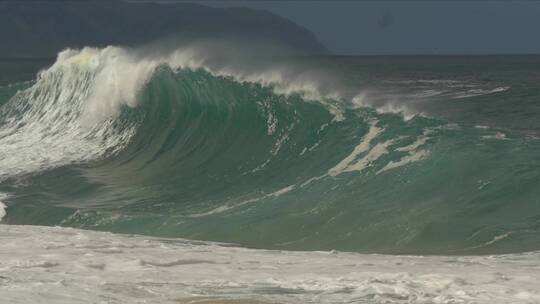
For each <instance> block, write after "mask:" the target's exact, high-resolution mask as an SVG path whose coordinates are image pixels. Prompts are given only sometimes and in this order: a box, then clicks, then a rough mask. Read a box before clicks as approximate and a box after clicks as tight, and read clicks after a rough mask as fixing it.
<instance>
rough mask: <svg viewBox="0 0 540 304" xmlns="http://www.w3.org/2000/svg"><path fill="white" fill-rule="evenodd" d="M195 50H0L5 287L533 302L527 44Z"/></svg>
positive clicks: (539, 151) (538, 66)
mask: <svg viewBox="0 0 540 304" xmlns="http://www.w3.org/2000/svg"><path fill="white" fill-rule="evenodd" d="M214 52H215V50H212V51H209V50H208V46H204V48H203V47H202V46H187V47H183V48H180V49H177V50H175V51H171V52H163V53H156V52H141V51H138V50H134V49H126V48H120V47H106V48H101V49H99V48H84V49H80V50H74V49H70V50H65V51H63V52H61V53H60V54H59V55H58V58H57V59H56V60H52V61H47V60H44V61H39V60H34V61H25V60H7V59H5V60H2V61H1V62H0V74H1V75H0V207H1V208H0V218H1V223H2V224H3V225H0V239H1V242H2V243H3V245H2V246H0V270H1V271H0V274H1V275H0V295H3V297H4V298H5V299H9V301H8V302H9V303H28V302H32V301H35V299H39V298H40V297H43V296H45V297H47V298H49V300H50V301H52V302H51V303H53V302H54V303H57V302H58V303H79V302H80V303H126V302H130V303H146V302H152V303H156V302H159V303H162V302H163V303H215V302H217V303H510V302H511V303H540V288H538V286H540V274H539V273H540V271H539V270H540V263H539V262H538V261H539V260H538V256H539V251H538V250H540V119H539V118H540V101H539V100H540V87H539V85H538V84H539V83H540V56H402V57H400V56H386V57H385V56H371V57H370V56H364V57H354V56H322V57H299V56H289V57H287V56H279V57H269V56H257V55H256V54H255V55H253V56H249V57H248V58H242V59H241V60H239V59H238V58H236V59H235V58H233V57H231V58H228V57H227V56H225V55H223V54H222V53H221V54H218V55H216V54H214ZM38 70H40V71H39V73H37V71H38ZM44 226H54V227H44ZM22 294H24V296H21V295H22Z"/></svg>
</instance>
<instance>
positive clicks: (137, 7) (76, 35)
mask: <svg viewBox="0 0 540 304" xmlns="http://www.w3.org/2000/svg"><path fill="white" fill-rule="evenodd" d="M174 35H181V36H183V37H193V38H195V37H197V38H199V37H201V38H221V37H228V36H234V37H236V36H238V37H244V38H249V37H257V38H262V39H264V40H268V41H274V42H277V43H281V44H284V45H287V46H289V47H292V48H293V49H295V50H298V51H300V52H304V53H307V54H327V53H329V51H328V49H327V48H325V47H324V46H323V45H322V44H321V43H320V42H319V41H318V40H317V38H316V37H315V35H313V34H312V33H311V32H309V31H308V30H307V29H305V28H303V27H301V26H299V25H297V24H295V23H293V22H292V21H290V20H288V19H286V18H283V17H280V16H277V15H275V14H273V13H270V12H268V11H262V10H254V9H248V8H241V7H235V8H214V7H207V6H203V5H199V4H192V3H167V4H164V3H148V2H144V3H143V2H125V1H119V0H112V1H95V2H92V1H79V2H77V1H18V2H11V1H10V2H0V57H18V58H20V57H29V58H32V57H47V56H54V55H55V54H56V53H57V52H58V51H60V50H62V49H64V48H66V47H75V48H76V47H82V46H87V45H91V46H104V45H110V44H114V45H127V46H133V45H137V44H144V43H148V42H151V41H153V40H157V39H159V38H161V37H167V36H174Z"/></svg>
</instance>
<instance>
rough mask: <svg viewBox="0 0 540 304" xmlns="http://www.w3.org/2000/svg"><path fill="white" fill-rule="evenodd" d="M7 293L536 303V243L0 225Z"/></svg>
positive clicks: (74, 299) (146, 299)
mask: <svg viewBox="0 0 540 304" xmlns="http://www.w3.org/2000/svg"><path fill="white" fill-rule="evenodd" d="M0 241H1V242H2V246H1V247H0V272H1V274H2V275H1V276H0V297H1V299H3V301H6V303H35V302H38V301H45V302H46V303H490V304H492V303H538V301H540V288H539V286H540V271H539V270H540V263H539V262H538V261H539V258H540V253H538V252H530V253H522V254H512V255H499V256H389V255H365V254H356V253H344V252H321V251H319V252H294V251H271V250H255V249H246V248H238V247H232V246H225V245H220V244H215V243H204V242H193V241H186V240H182V239H158V238H148V237H143V236H130V235H115V234H111V233H103V232H93V231H84V230H76V229H71V228H59V227H39V226H6V225H0Z"/></svg>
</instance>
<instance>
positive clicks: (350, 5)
mask: <svg viewBox="0 0 540 304" xmlns="http://www.w3.org/2000/svg"><path fill="white" fill-rule="evenodd" d="M197 3H201V4H205V5H209V6H216V7H224V6H225V7H228V6H244V7H251V8H256V9H266V10H269V11H272V12H274V13H276V14H278V15H281V16H283V17H286V18H288V19H290V20H292V21H294V22H296V23H298V24H300V25H302V26H304V27H306V28H307V29H309V30H310V31H312V32H313V33H314V34H315V35H316V36H317V38H318V39H319V40H320V41H321V42H322V43H323V44H324V45H325V46H327V47H328V48H329V49H331V50H332V51H333V52H334V53H336V54H343V55H385V54H390V55H395V54H532V53H535V54H539V53H540V1H535V0H533V1H525V0H472V1H466V0H454V1H450V0H446V1H445V0H423V1H422V0H416V1H412V0H400V1H398V0H379V1H365V0H349V1H344V0H333V1H332V0H326V1H323V0H318V1H310V0H281V1H280V0H265V1H258V0H209V1H197Z"/></svg>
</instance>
